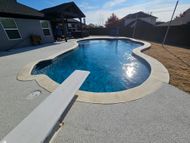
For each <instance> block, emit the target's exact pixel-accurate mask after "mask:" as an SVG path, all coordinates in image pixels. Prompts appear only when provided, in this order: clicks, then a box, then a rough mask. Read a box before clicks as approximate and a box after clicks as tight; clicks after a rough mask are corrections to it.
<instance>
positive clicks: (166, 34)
mask: <svg viewBox="0 0 190 143" xmlns="http://www.w3.org/2000/svg"><path fill="white" fill-rule="evenodd" d="M178 3H179V1H178V0H177V2H176V5H175V8H174V11H173V14H172V17H171V20H170V22H169V24H168V27H167V30H166V33H165V36H164V40H163V41H162V47H164V44H165V42H166V38H167V36H168V32H169V30H170V25H171V22H172V20H173V17H174V14H175V11H176V8H177V5H178Z"/></svg>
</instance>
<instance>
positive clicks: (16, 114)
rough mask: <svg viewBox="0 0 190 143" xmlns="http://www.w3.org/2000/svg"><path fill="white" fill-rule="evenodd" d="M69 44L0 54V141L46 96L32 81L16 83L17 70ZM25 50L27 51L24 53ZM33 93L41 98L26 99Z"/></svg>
mask: <svg viewBox="0 0 190 143" xmlns="http://www.w3.org/2000/svg"><path fill="white" fill-rule="evenodd" d="M71 44H72V43H70V42H68V43H62V44H56V46H55V45H54V46H53V47H51V45H42V46H38V47H26V48H25V49H19V50H16V51H12V52H8V53H0V140H1V139H2V138H3V137H4V136H5V135H6V134H8V133H9V132H10V131H11V130H12V129H13V128H14V127H15V126H16V125H17V124H18V123H20V122H21V121H22V120H23V119H24V118H25V117H26V116H27V115H28V114H29V113H30V112H31V111H32V110H33V109H34V108H35V107H36V106H37V105H39V103H41V101H43V100H44V99H45V98H46V97H47V95H49V94H50V93H49V92H47V91H46V90H44V89H42V88H40V87H39V86H38V84H37V83H36V82H35V81H24V82H23V81H18V80H16V76H17V74H18V72H19V70H20V69H21V68H22V67H23V66H25V65H26V64H28V63H30V62H31V61H35V60H39V59H41V58H45V57H49V56H51V55H53V54H55V53H57V52H60V51H61V50H62V49H63V48H67V47H69V46H72V45H71ZM26 49H28V51H26ZM36 90H40V91H41V95H40V96H38V97H35V98H33V99H30V100H29V99H28V96H29V95H30V94H31V93H32V92H33V91H36Z"/></svg>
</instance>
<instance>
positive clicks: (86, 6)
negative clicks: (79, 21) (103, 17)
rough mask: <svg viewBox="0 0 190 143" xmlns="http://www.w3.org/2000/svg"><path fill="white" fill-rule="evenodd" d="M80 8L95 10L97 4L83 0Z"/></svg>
mask: <svg viewBox="0 0 190 143" xmlns="http://www.w3.org/2000/svg"><path fill="white" fill-rule="evenodd" d="M79 7H80V8H82V9H84V10H94V9H96V8H97V6H94V5H90V4H89V3H88V2H83V3H81V4H80V5H79Z"/></svg>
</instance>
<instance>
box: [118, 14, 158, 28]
mask: <svg viewBox="0 0 190 143" xmlns="http://www.w3.org/2000/svg"><path fill="white" fill-rule="evenodd" d="M156 19H157V17H155V16H152V15H150V14H146V13H144V12H137V13H134V14H129V15H127V16H125V17H123V18H122V19H121V20H120V22H121V23H122V26H124V27H126V26H128V25H129V24H131V23H133V22H134V21H136V20H141V21H144V22H146V23H148V24H152V25H155V24H156Z"/></svg>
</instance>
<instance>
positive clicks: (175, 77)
mask: <svg viewBox="0 0 190 143" xmlns="http://www.w3.org/2000/svg"><path fill="white" fill-rule="evenodd" d="M151 44H152V46H151V48H150V49H148V50H146V51H144V53H146V54H148V55H150V56H152V57H154V58H156V59H157V60H159V61H160V62H161V63H162V64H163V65H165V67H166V68H167V69H168V71H169V73H170V84H172V85H174V86H176V87H178V88H179V89H181V90H183V91H186V92H188V93H190V49H185V48H181V47H175V46H169V45H167V46H164V48H163V47H162V45H161V44H158V43H151Z"/></svg>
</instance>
